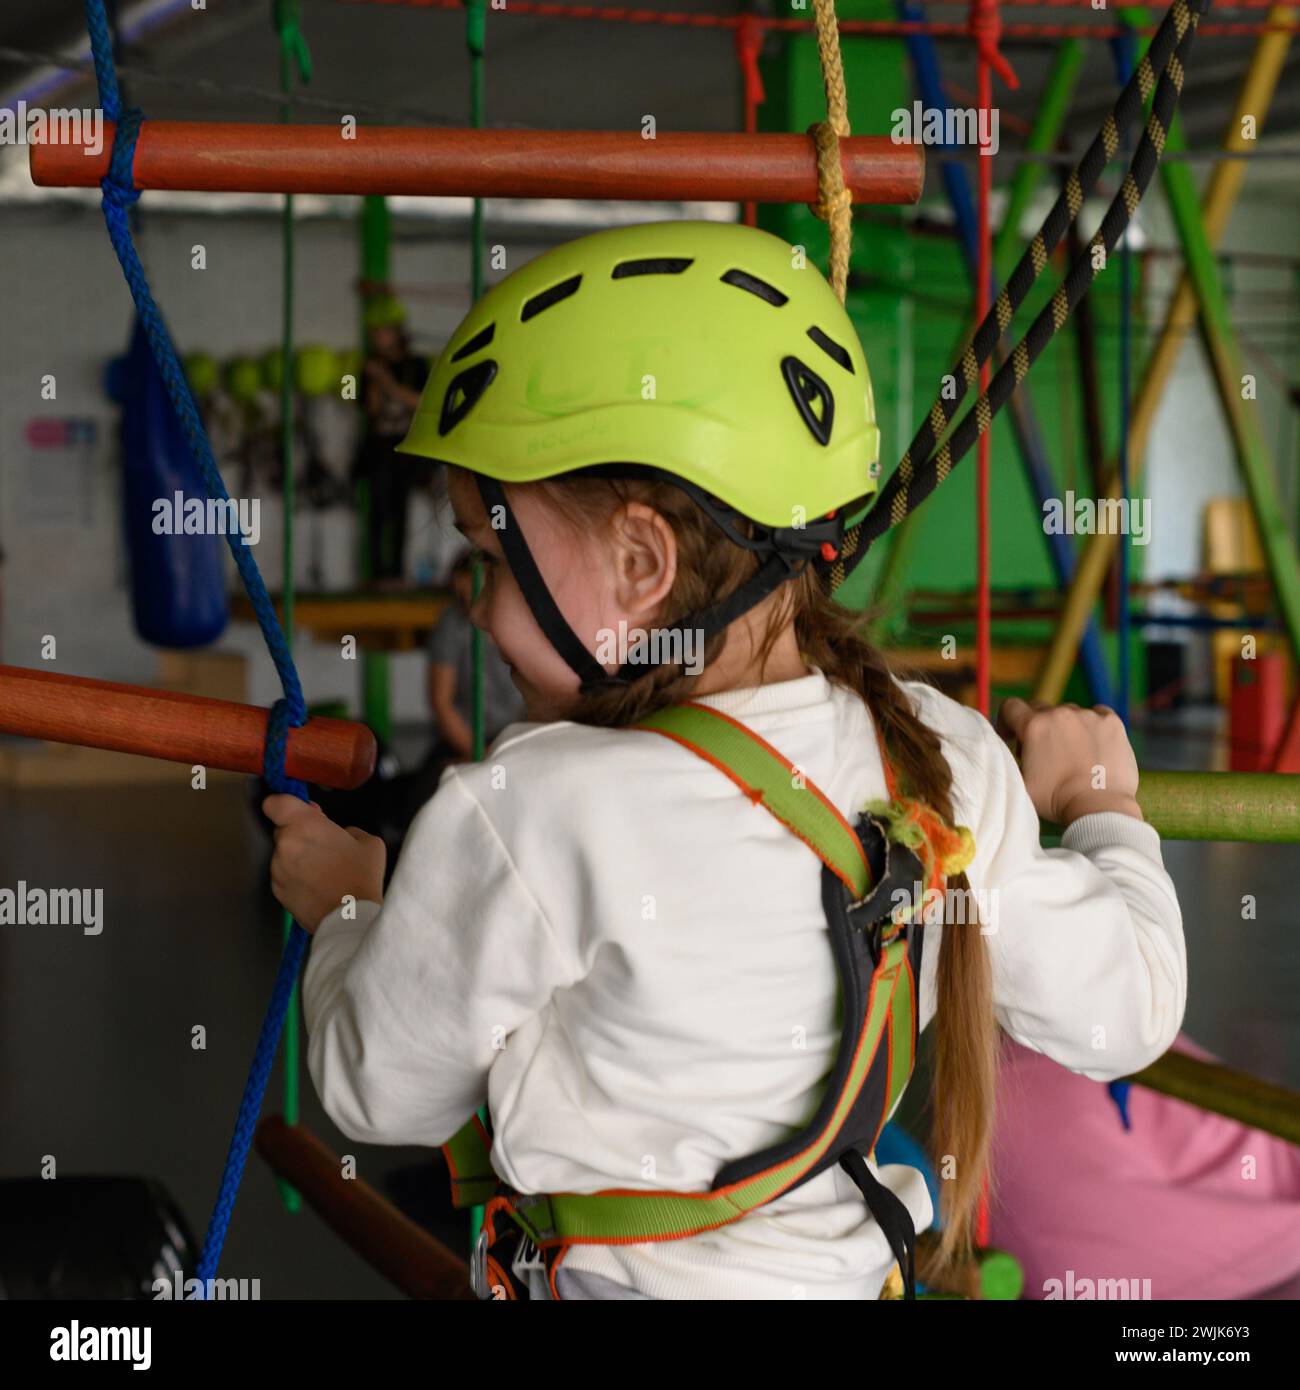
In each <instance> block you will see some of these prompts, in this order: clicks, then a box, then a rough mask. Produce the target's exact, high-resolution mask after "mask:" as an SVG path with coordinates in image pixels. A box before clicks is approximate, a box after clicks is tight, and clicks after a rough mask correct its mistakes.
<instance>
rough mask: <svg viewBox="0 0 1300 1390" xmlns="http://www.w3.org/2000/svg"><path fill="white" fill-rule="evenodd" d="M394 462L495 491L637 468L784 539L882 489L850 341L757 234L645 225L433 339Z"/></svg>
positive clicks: (847, 324) (820, 282)
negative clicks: (420, 463) (417, 459)
mask: <svg viewBox="0 0 1300 1390" xmlns="http://www.w3.org/2000/svg"><path fill="white" fill-rule="evenodd" d="M398 448H399V451H401V452H403V453H408V454H418V455H422V456H423V457H425V458H430V459H437V460H441V461H444V462H447V463H453V464H458V465H460V466H461V467H463V468H466V469H469V470H471V471H473V472H476V473H479V474H483V475H486V476H487V477H490V478H495V479H497V480H499V481H500V482H502V483H523V482H532V481H535V480H537V479H540V478H552V477H555V476H557V475H559V474H562V473H569V472H572V471H574V470H576V469H581V468H587V467H592V466H596V465H607V464H611V463H615V462H621V463H633V464H640V465H647V466H649V467H652V468H654V469H657V470H661V471H663V472H664V473H668V474H671V475H672V476H673V477H675V478H677V479H681V480H683V481H685V482H686V483H688V484H694V485H695V487H696V488H700V489H703V490H704V491H705V492H707V493H709V494H711V495H712V496H713V497H716V498H719V499H721V500H722V501H723V502H725V503H726V504H727V505H728V506H730V507H732V508H734V509H735V510H736V511H738V512H740V513H741V514H742V515H744V516H746V517H748V518H750V519H751V520H752V521H756V522H759V523H761V524H763V525H764V526H769V527H781V528H786V527H792V526H794V527H798V526H800V525H802V524H804V523H806V522H807V521H811V520H812V519H813V518H816V517H821V516H825V515H826V514H827V513H829V512H832V511H836V510H837V509H843V508H847V507H849V506H850V505H851V504H852V503H854V502H857V501H865V500H866V498H867V496H868V495H869V494H871V493H873V492H875V490H876V486H877V481H876V480H877V475H878V471H879V470H878V458H879V452H880V431H879V429H878V428H877V425H876V416H875V408H874V404H873V401H872V395H871V381H870V378H869V377H868V374H867V363H866V358H865V356H864V355H863V351H862V346H861V344H860V343H859V341H858V336H857V333H856V332H855V330H854V328H853V324H852V322H851V320H850V319H849V317H848V315H847V313H846V312H845V310H844V308H843V306H842V305H841V304H840V302H839V300H838V299H837V298H836V297H835V292H834V291H833V290H832V289H831V287H830V285H829V284H828V283H827V282H826V279H825V277H824V276H823V275H822V273H821V272H820V270H818V269H817V267H816V266H815V265H813V264H812V263H811V262H809V261H807V260H806V259H805V258H803V257H802V256H801V255H800V254H798V253H796V250H795V248H793V247H791V246H790V245H788V244H787V243H786V242H785V241H783V240H782V239H781V238H780V237H777V236H774V235H772V234H771V233H770V232H765V231H760V230H759V229H757V228H754V227H748V226H744V225H742V224H733V223H720V222H699V221H690V222H651V223H642V224H638V225H635V226H630V227H619V228H615V229H612V230H609V231H602V232H595V233H593V234H591V235H589V236H583V237H579V238H578V239H576V240H574V241H570V242H566V243H565V244H564V245H562V246H558V247H556V248H554V249H553V250H550V251H547V252H545V253H544V254H543V255H541V256H538V257H537V258H536V259H535V260H532V261H530V262H528V264H527V265H524V266H521V267H520V268H519V269H518V270H515V271H513V272H512V273H511V274H509V275H507V276H506V278H505V279H504V280H501V281H500V282H499V283H498V284H496V285H494V286H493V287H492V288H491V289H490V290H488V291H487V293H486V294H484V295H483V296H482V298H481V299H480V300H479V301H478V303H477V304H475V305H474V307H473V308H472V309H471V310H470V311H469V313H468V314H467V315H466V316H465V318H464V319H463V321H462V322H461V323H460V325H459V326H458V327H457V328H456V330H455V332H454V333H453V334H452V335H451V337H450V338H449V339H448V341H447V345H446V348H445V350H444V351H443V352H442V354H441V355H440V356H439V358H438V360H437V362H436V363H435V364H434V368H433V371H432V374H431V375H430V377H429V380H428V383H427V384H426V386H425V388H424V393H423V395H422V397H421V400H420V406H419V409H418V411H417V412H416V415H415V419H414V421H413V423H412V425H411V428H410V431H409V433H408V434H407V436H406V439H405V440H404V441H403V442H402V443H401V444H400V445H399V446H398Z"/></svg>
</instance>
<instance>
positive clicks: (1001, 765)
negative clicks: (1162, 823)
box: [922, 702, 1187, 1081]
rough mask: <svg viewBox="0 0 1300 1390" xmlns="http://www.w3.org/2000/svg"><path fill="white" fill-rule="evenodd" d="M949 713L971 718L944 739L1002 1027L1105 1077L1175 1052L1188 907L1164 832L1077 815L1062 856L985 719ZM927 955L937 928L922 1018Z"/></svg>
mask: <svg viewBox="0 0 1300 1390" xmlns="http://www.w3.org/2000/svg"><path fill="white" fill-rule="evenodd" d="M947 703H949V704H951V703H952V702H947ZM953 718H954V722H955V721H956V719H957V718H960V720H961V723H960V726H959V732H957V733H955V734H953V735H950V734H947V733H944V734H943V737H944V739H945V745H946V746H945V752H946V753H948V754H949V757H950V762H951V764H952V766H953V772H954V800H955V803H956V805H957V806H958V808H959V809H958V819H959V820H962V821H964V823H965V824H967V825H969V826H970V827H971V830H972V832H973V833H974V836H975V845H976V852H975V859H974V861H973V862H972V864H971V866H970V868H969V870H968V871H967V873H968V879H969V882H970V885H971V888H972V889H973V890H974V891H975V896H976V906H977V907H978V909H979V912H980V917H981V921H982V923H983V924H984V925H983V926H981V928H980V930H983V931H984V932H985V935H986V939H987V941H988V946H989V954H990V957H991V962H992V969H993V997H994V1008H995V1011H996V1014H997V1019H998V1022H999V1024H1000V1025H1001V1026H1002V1028H1003V1029H1004V1030H1005V1031H1006V1032H1007V1033H1009V1034H1010V1035H1011V1037H1013V1038H1014V1039H1015V1040H1016V1041H1017V1042H1018V1043H1021V1044H1022V1045H1024V1046H1025V1047H1028V1048H1031V1049H1033V1050H1034V1051H1035V1052H1041V1053H1043V1054H1044V1055H1045V1056H1047V1057H1050V1058H1052V1060H1053V1061H1055V1062H1058V1063H1060V1064H1061V1065H1062V1066H1064V1067H1067V1068H1069V1070H1071V1071H1074V1072H1078V1073H1079V1074H1081V1075H1083V1076H1087V1077H1090V1078H1091V1079H1093V1080H1095V1081H1109V1080H1113V1079H1114V1078H1116V1077H1120V1076H1126V1075H1128V1074H1130V1073H1131V1072H1134V1071H1138V1070H1140V1069H1141V1068H1142V1067H1145V1066H1147V1065H1149V1064H1150V1063H1151V1062H1154V1061H1155V1060H1156V1058H1158V1057H1159V1056H1161V1055H1162V1054H1163V1053H1164V1052H1166V1051H1167V1050H1168V1048H1169V1047H1170V1045H1171V1044H1172V1043H1173V1041H1174V1038H1175V1036H1176V1034H1177V1032H1178V1029H1179V1026H1180V1025H1181V1023H1182V1018H1183V1012H1184V1009H1185V1008H1186V1005H1187V953H1186V947H1185V944H1184V940H1183V922H1182V913H1181V911H1180V909H1179V905H1178V898H1177V895H1176V893H1175V890H1174V885H1173V881H1172V880H1171V879H1170V877H1169V875H1168V873H1167V872H1166V871H1165V868H1164V864H1163V861H1162V860H1161V856H1160V836H1159V835H1158V834H1157V832H1156V831H1155V830H1154V829H1153V828H1152V827H1151V826H1150V825H1148V824H1147V823H1145V822H1144V821H1139V820H1137V819H1136V818H1135V817H1133V816H1127V815H1124V814H1123V813H1121V812H1118V811H1108V812H1102V813H1095V814H1092V815H1087V816H1082V817H1080V818H1079V819H1078V820H1076V821H1074V822H1073V823H1072V824H1071V825H1070V826H1068V827H1067V828H1066V830H1065V831H1064V832H1063V834H1062V836H1061V845H1060V848H1054V849H1044V848H1043V847H1042V845H1041V843H1040V840H1039V819H1038V812H1037V811H1036V810H1035V809H1034V804H1033V801H1032V800H1031V799H1030V796H1029V792H1028V790H1027V789H1026V787H1025V784H1024V780H1023V778H1022V777H1021V775H1020V768H1019V766H1018V765H1017V763H1016V760H1015V758H1014V757H1013V756H1012V753H1011V750H1010V749H1009V748H1008V747H1007V745H1006V744H1005V743H1004V742H1003V740H1002V739H1001V738H1000V737H999V736H998V734H997V732H996V731H995V730H994V729H993V727H992V725H991V724H990V723H989V722H988V720H987V719H985V718H984V717H983V716H982V715H980V714H978V713H977V712H976V711H973V710H965V709H964V708H962V707H960V706H955V705H954V715H953ZM950 739H951V743H949V740H950ZM947 929H949V930H964V929H965V928H962V927H952V928H947ZM938 935H939V933H938V932H936V933H935V937H936V938H937V937H938ZM934 945H935V946H936V947H937V946H938V941H937V940H935V942H934ZM930 947H931V937H930V929H928V928H927V932H926V948H927V949H926V956H927V957H928V959H926V960H925V962H924V964H925V965H927V966H928V967H929V969H928V971H927V970H925V969H923V971H922V976H923V990H922V994H923V1003H922V1023H923V1024H924V1022H925V1021H926V1003H925V998H924V996H925V994H926V991H925V989H924V983H925V977H926V975H927V974H928V975H929V983H930V989H929V1008H930V1012H931V1013H932V1012H933V1009H934V981H935V978H936V974H935V967H936V963H937V957H938V951H937V949H935V950H933V951H931V949H930Z"/></svg>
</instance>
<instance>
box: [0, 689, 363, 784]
mask: <svg viewBox="0 0 1300 1390" xmlns="http://www.w3.org/2000/svg"><path fill="white" fill-rule="evenodd" d="M267 717H268V711H266V710H265V709H262V708H261V707H260V706H258V705H240V704H236V703H235V702H234V701H232V700H211V699H208V698H206V697H204V696H201V695H183V694H181V693H180V692H178V691H174V690H154V689H151V688H149V687H148V686H138V685H118V684H117V683H116V682H113V681H98V680H91V679H89V678H88V677H86V676H62V675H55V674H54V672H52V671H33V670H29V669H28V668H26V667H23V666H0V733H5V734H18V735H20V736H22V737H24V738H42V739H50V740H51V741H53V742H54V743H76V744H81V745H82V746H83V747H87V748H106V749H109V750H111V751H113V752H117V753H139V754H142V755H143V756H144V757H147V758H164V759H167V760H169V761H171V762H179V763H189V764H191V765H194V764H199V765H202V766H203V767H214V768H223V769H225V770H226V771H227V772H249V773H258V772H261V770H262V749H263V744H264V742H265V738H266V722H267ZM375 752H376V750H375V736H374V734H373V733H371V731H370V730H369V729H368V728H367V727H366V726H365V725H364V724H354V723H352V722H351V721H349V720H346V719H309V720H308V721H307V723H306V724H304V725H303V726H302V727H301V728H299V729H291V730H290V732H289V737H288V740H287V743H286V750H285V771H286V772H287V773H288V775H289V776H290V777H296V778H299V779H300V780H301V781H304V782H315V783H317V784H318V785H319V786H322V787H338V788H342V789H345V790H347V789H351V788H353V787H359V786H360V785H361V784H362V783H363V782H365V781H366V780H367V779H368V778H369V777H370V774H371V773H372V772H373V771H374V770H375Z"/></svg>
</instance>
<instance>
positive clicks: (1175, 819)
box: [1040, 771, 1300, 845]
mask: <svg viewBox="0 0 1300 1390" xmlns="http://www.w3.org/2000/svg"><path fill="white" fill-rule="evenodd" d="M1137 803H1138V805H1139V806H1140V807H1141V808H1142V814H1143V816H1144V817H1145V819H1146V820H1147V822H1148V824H1150V825H1152V826H1154V827H1155V829H1156V830H1157V831H1158V832H1159V834H1160V838H1161V839H1162V840H1219V841H1224V842H1229V841H1231V842H1236V843H1251V844H1273V845H1282V844H1288V845H1289V844H1296V843H1298V842H1300V773H1288V772H1147V771H1144V772H1142V774H1141V776H1140V777H1139V779H1138V792H1137ZM1040 830H1041V832H1042V834H1043V835H1050V836H1055V835H1059V834H1060V833H1061V827H1060V826H1058V825H1052V824H1050V823H1049V822H1047V821H1043V822H1040Z"/></svg>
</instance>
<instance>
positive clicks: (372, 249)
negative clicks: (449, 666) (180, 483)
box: [357, 194, 393, 743]
mask: <svg viewBox="0 0 1300 1390" xmlns="http://www.w3.org/2000/svg"><path fill="white" fill-rule="evenodd" d="M391 255H392V223H391V219H390V217H389V210H388V203H387V201H386V200H385V199H384V198H383V197H382V196H381V195H379V194H372V195H369V196H367V197H366V198H365V199H364V200H363V202H362V204H361V278H362V279H363V280H369V281H373V282H377V283H381V284H387V283H388V281H389V279H390V278H391V274H392V272H391ZM359 313H360V315H361V323H360V325H359V327H360V331H361V343H362V351H365V350H366V348H367V346H368V344H367V342H366V331H365V323H364V319H365V296H364V295H362V297H361V304H360V306H359ZM370 504H371V497H370V483H369V481H368V480H366V479H362V480H361V482H360V483H358V485H357V514H358V517H359V518H360V523H361V536H360V551H359V561H360V563H359V569H360V572H361V577H362V579H369V578H370V576H371V574H372V573H373V564H374V559H375V557H374V556H372V555H371V554H370ZM361 690H362V697H361V698H362V716H361V717H362V718H363V719H364V720H365V722H366V723H367V724H369V725H370V727H371V728H372V729H373V730H374V731H375V737H376V738H377V739H379V740H380V741H381V742H383V743H388V742H390V741H391V740H392V736H393V714H392V698H391V693H390V682H389V659H388V653H387V652H379V651H372V650H368V649H367V650H363V651H362V653H361Z"/></svg>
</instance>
